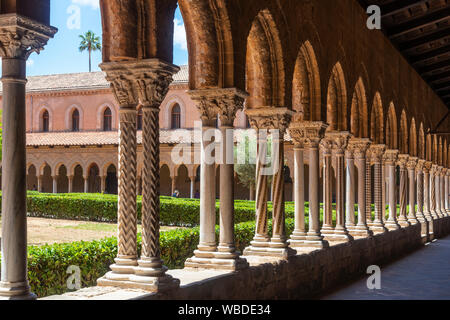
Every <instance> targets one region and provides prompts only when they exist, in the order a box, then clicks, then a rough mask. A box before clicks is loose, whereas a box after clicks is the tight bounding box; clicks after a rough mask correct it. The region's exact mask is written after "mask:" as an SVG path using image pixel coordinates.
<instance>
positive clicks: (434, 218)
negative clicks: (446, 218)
mask: <svg viewBox="0 0 450 320" xmlns="http://www.w3.org/2000/svg"><path fill="white" fill-rule="evenodd" d="M431 217H433V220H436V219H439V215H438V213H437V211H431Z"/></svg>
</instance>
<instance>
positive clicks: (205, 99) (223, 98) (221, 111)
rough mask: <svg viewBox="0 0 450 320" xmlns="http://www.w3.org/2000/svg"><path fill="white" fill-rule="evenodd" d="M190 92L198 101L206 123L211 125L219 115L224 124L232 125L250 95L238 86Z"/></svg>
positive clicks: (202, 117)
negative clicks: (237, 87)
mask: <svg viewBox="0 0 450 320" xmlns="http://www.w3.org/2000/svg"><path fill="white" fill-rule="evenodd" d="M188 93H189V95H190V96H191V98H192V100H194V101H195V102H196V105H197V109H198V110H199V112H200V118H201V119H202V121H203V123H204V124H205V125H211V124H212V123H213V122H214V121H215V120H216V119H217V117H219V119H220V122H221V123H222V125H227V126H232V125H233V122H234V119H235V116H236V112H237V111H238V110H242V109H243V108H244V102H245V99H246V98H247V97H248V93H246V92H243V91H241V90H239V89H236V88H225V89H202V90H191V91H189V92H188Z"/></svg>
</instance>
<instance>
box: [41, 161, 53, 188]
mask: <svg viewBox="0 0 450 320" xmlns="http://www.w3.org/2000/svg"><path fill="white" fill-rule="evenodd" d="M41 169H42V180H41V181H42V184H41V192H43V193H52V192H53V178H52V168H51V167H50V165H49V164H48V163H45V164H44V165H43V166H42V168H41Z"/></svg>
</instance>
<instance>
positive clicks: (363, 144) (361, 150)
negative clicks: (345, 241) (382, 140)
mask: <svg viewBox="0 0 450 320" xmlns="http://www.w3.org/2000/svg"><path fill="white" fill-rule="evenodd" d="M369 146H370V140H369V139H361V138H352V139H350V142H349V147H348V148H349V150H351V151H352V152H353V155H354V157H355V159H356V166H357V168H358V223H357V225H356V226H355V227H354V228H352V229H350V230H349V231H350V234H351V235H352V236H353V237H369V236H372V235H373V232H372V231H371V230H370V229H369V227H368V226H367V214H366V210H367V208H366V152H367V149H368V148H369Z"/></svg>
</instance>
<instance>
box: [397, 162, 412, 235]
mask: <svg viewBox="0 0 450 320" xmlns="http://www.w3.org/2000/svg"><path fill="white" fill-rule="evenodd" d="M408 159H409V156H408V155H406V154H400V155H399V156H398V162H397V164H398V166H399V167H400V188H399V202H400V215H399V218H398V223H399V224H400V226H401V227H402V228H406V227H409V226H410V225H411V223H409V221H408V217H407V212H406V211H407V201H406V199H407V195H408V190H407V186H408V171H407V169H406V165H407V163H408Z"/></svg>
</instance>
